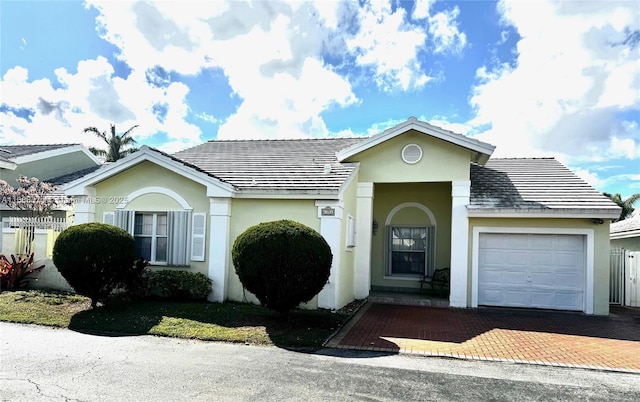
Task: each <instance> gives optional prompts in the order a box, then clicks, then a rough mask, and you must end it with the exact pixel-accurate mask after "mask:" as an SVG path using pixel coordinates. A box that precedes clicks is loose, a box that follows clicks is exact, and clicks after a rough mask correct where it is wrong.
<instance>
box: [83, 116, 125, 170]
mask: <svg viewBox="0 0 640 402" xmlns="http://www.w3.org/2000/svg"><path fill="white" fill-rule="evenodd" d="M110 126H111V133H110V134H109V135H107V132H106V131H100V130H98V129H97V128H95V127H87V128H85V129H84V132H85V133H93V134H95V135H96V136H97V137H98V138H102V140H103V141H104V142H106V143H107V145H108V148H107V150H106V151H105V150H103V149H98V148H94V147H91V148H89V150H90V151H91V152H92V153H93V154H94V155H96V156H103V157H106V161H107V162H115V161H117V160H118V159H122V158H124V157H125V156H127V155H129V154H131V153H133V152H136V151H137V150H138V148H135V147H131V146H132V145H133V144H135V143H136V140H134V139H133V137H131V136H130V135H129V134H130V133H131V131H133V129H134V128H136V127H138V125H137V124H136V125H135V126H133V127H131V128H130V129H128V130H127V131H125V132H124V133H122V134H119V135H118V134H116V125H115V124H110ZM126 147H129V148H128V149H123V148H126Z"/></svg>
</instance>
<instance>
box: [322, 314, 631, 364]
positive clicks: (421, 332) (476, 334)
mask: <svg viewBox="0 0 640 402" xmlns="http://www.w3.org/2000/svg"><path fill="white" fill-rule="evenodd" d="M327 346H329V347H336V348H345V349H361V350H373V351H386V352H395V353H412V354H420V355H425V356H448V357H457V358H465V359H477V360H495V361H510V362H524V363H533V364H546V365H554V366H568V367H569V366H570V367H582V368H597V369H607V370H616V371H631V372H638V373H640V309H631V308H621V307H613V306H612V309H611V314H610V315H609V316H608V317H602V316H586V315H583V314H580V313H564V312H547V311H531V310H513V309H509V310H502V309H488V308H487V309H450V308H434V307H419V306H400V305H386V304H371V303H367V304H366V305H364V306H363V307H362V308H361V309H360V311H359V312H358V313H357V314H356V315H355V316H354V317H353V318H352V320H351V321H350V322H349V323H348V324H347V325H346V326H345V327H344V328H343V329H342V331H340V332H339V333H338V334H337V335H336V336H335V337H334V338H332V339H331V340H330V341H329V342H328V343H327Z"/></svg>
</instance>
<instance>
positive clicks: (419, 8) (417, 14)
mask: <svg viewBox="0 0 640 402" xmlns="http://www.w3.org/2000/svg"><path fill="white" fill-rule="evenodd" d="M435 2H436V0H416V2H415V4H414V6H413V11H412V13H411V18H413V19H414V20H419V19H425V18H427V17H428V16H429V10H430V9H431V6H432V5H433V3H435Z"/></svg>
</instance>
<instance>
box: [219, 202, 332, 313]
mask: <svg viewBox="0 0 640 402" xmlns="http://www.w3.org/2000/svg"><path fill="white" fill-rule="evenodd" d="M317 211H318V209H317V207H316V206H315V201H314V200H271V199H238V198H234V199H233V200H232V203H231V225H230V234H229V236H230V238H229V263H230V272H229V280H228V288H227V292H228V293H227V297H228V298H229V300H233V301H238V302H243V301H247V302H250V303H256V304H257V303H258V301H257V299H256V298H255V296H253V295H252V294H251V293H249V292H248V291H244V292H243V289H242V283H240V279H239V278H238V275H236V273H235V268H234V267H233V262H232V260H231V249H232V248H233V243H234V242H235V240H236V238H237V237H238V236H239V235H240V234H242V232H244V231H245V230H246V229H247V228H249V227H251V226H254V225H257V224H259V223H262V222H269V221H275V220H280V219H290V220H294V221H296V222H300V223H302V224H303V225H307V226H309V227H311V228H312V229H314V230H316V231H318V232H320V219H318V212H317ZM317 306H318V302H317V297H315V298H313V299H312V300H311V301H310V302H309V303H307V305H306V306H303V307H307V308H317Z"/></svg>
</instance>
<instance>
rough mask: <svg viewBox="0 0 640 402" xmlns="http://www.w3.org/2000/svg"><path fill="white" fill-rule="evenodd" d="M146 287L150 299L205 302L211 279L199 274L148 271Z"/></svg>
mask: <svg viewBox="0 0 640 402" xmlns="http://www.w3.org/2000/svg"><path fill="white" fill-rule="evenodd" d="M147 286H148V292H149V296H150V297H152V298H156V299H166V300H170V301H199V300H206V298H207V296H208V295H209V293H211V279H209V278H208V277H207V276H206V275H204V274H202V273H200V272H195V273H194V272H188V271H172V270H168V269H164V270H160V271H149V272H148V273H147Z"/></svg>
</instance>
